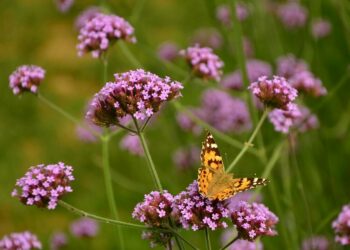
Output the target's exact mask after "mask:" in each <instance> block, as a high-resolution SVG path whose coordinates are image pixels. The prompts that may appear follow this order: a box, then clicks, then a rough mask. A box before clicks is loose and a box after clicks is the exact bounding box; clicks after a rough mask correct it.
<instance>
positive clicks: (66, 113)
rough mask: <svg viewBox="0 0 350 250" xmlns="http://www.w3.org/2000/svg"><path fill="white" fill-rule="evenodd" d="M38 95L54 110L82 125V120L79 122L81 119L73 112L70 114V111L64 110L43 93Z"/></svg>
mask: <svg viewBox="0 0 350 250" xmlns="http://www.w3.org/2000/svg"><path fill="white" fill-rule="evenodd" d="M37 97H38V98H39V100H40V101H42V102H44V103H45V104H46V105H47V106H49V107H50V108H52V109H53V110H55V111H57V112H58V113H60V114H61V115H63V116H64V117H65V118H67V119H68V120H70V121H71V122H73V123H75V124H76V125H80V122H79V120H78V119H77V118H75V117H74V116H72V115H71V114H69V113H68V112H66V111H65V110H63V109H62V108H61V107H59V106H57V105H56V104H54V103H53V102H51V101H50V100H49V99H47V98H46V97H44V96H43V95H41V94H38V95H37Z"/></svg>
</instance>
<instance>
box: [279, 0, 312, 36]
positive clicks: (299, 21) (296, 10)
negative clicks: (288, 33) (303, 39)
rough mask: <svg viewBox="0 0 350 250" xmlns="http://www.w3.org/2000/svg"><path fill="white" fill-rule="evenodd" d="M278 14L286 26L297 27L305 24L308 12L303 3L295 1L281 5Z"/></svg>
mask: <svg viewBox="0 0 350 250" xmlns="http://www.w3.org/2000/svg"><path fill="white" fill-rule="evenodd" d="M277 16H278V17H279V19H280V20H281V22H282V23H283V25H284V26H285V27H286V28H288V29H295V28H300V27H303V26H304V25H305V22H306V20H307V16H308V12H307V10H306V8H304V7H303V6H302V5H300V4H299V3H297V2H294V1H293V2H288V3H285V4H283V5H281V6H279V8H278V9H277Z"/></svg>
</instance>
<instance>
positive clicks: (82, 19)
mask: <svg viewBox="0 0 350 250" xmlns="http://www.w3.org/2000/svg"><path fill="white" fill-rule="evenodd" d="M100 13H102V9H101V8H100V7H97V6H92V7H89V8H87V9H86V10H84V11H83V12H81V13H80V14H79V16H78V17H77V19H76V20H75V28H76V29H77V30H80V29H81V28H83V27H84V25H85V24H86V23H87V22H88V21H90V20H92V19H93V18H94V17H96V16H97V15H98V14H100Z"/></svg>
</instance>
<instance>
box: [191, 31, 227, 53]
mask: <svg viewBox="0 0 350 250" xmlns="http://www.w3.org/2000/svg"><path fill="white" fill-rule="evenodd" d="M192 43H193V44H199V45H200V46H201V47H210V48H213V49H218V48H220V47H221V46H222V43H223V39H222V36H221V34H220V33H219V32H218V31H217V30H216V29H212V28H204V29H199V30H197V31H196V32H195V33H194V35H193V37H192Z"/></svg>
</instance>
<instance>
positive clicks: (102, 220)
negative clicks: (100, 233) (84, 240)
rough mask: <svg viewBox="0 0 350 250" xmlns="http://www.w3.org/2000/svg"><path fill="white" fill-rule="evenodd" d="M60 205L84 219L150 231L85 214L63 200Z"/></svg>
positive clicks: (141, 227) (127, 223)
mask: <svg viewBox="0 0 350 250" xmlns="http://www.w3.org/2000/svg"><path fill="white" fill-rule="evenodd" d="M58 204H59V205H60V206H62V207H64V208H65V209H67V210H69V211H71V212H73V213H75V214H77V215H80V216H83V217H88V218H90V219H94V220H97V221H100V222H103V223H107V224H113V225H118V226H123V227H129V228H135V229H141V230H144V229H149V228H148V227H146V226H144V225H139V224H134V223H129V222H124V221H119V220H113V219H108V218H105V217H101V216H98V215H95V214H91V213H88V212H85V211H83V210H81V209H78V208H76V207H74V206H72V205H70V204H68V203H67V202H64V201H62V200H60V201H58Z"/></svg>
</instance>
